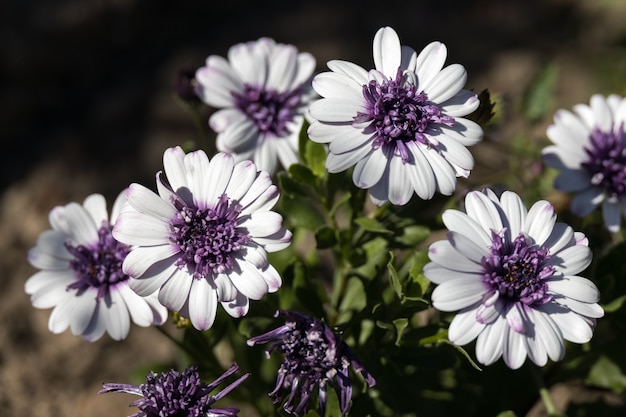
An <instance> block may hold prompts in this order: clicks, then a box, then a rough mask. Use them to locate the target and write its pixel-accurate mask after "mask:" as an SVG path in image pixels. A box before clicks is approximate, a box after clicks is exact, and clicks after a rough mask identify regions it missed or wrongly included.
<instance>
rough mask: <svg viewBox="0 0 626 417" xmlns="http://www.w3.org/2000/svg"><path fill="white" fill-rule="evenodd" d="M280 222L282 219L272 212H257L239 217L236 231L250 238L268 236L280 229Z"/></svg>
mask: <svg viewBox="0 0 626 417" xmlns="http://www.w3.org/2000/svg"><path fill="white" fill-rule="evenodd" d="M282 222H283V217H282V216H281V215H280V214H278V213H276V212H274V211H260V212H259V211H257V212H254V213H252V214H250V215H248V216H245V217H240V218H239V224H238V225H237V229H238V230H239V229H241V230H242V231H243V232H244V233H245V234H247V235H249V236H252V237H256V236H269V235H272V234H274V233H276V232H278V231H279V230H280V229H281V228H282Z"/></svg>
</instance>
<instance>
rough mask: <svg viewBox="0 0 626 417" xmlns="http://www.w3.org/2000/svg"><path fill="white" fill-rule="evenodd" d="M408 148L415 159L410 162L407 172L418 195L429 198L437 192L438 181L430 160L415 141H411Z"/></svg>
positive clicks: (425, 198)
mask: <svg viewBox="0 0 626 417" xmlns="http://www.w3.org/2000/svg"><path fill="white" fill-rule="evenodd" d="M407 148H408V149H409V151H410V152H411V155H412V156H413V161H411V162H409V163H408V167H407V174H408V176H409V180H410V181H411V185H412V186H413V189H414V190H415V192H416V193H417V195H418V196H419V197H420V198H422V199H424V200H428V199H430V198H432V196H433V195H434V194H435V190H436V188H437V181H436V180H435V173H434V172H433V169H432V167H431V166H430V162H428V159H427V158H426V156H425V155H424V153H423V152H422V149H421V148H420V146H418V145H417V144H416V143H415V142H409V143H408V144H407Z"/></svg>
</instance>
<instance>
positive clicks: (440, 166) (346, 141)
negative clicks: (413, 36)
mask: <svg viewBox="0 0 626 417" xmlns="http://www.w3.org/2000/svg"><path fill="white" fill-rule="evenodd" d="M446 55H447V50H446V47H445V45H444V44H442V43H440V42H433V43H431V44H429V45H428V46H426V48H424V50H423V51H422V52H420V53H419V55H418V54H417V53H416V52H415V51H414V50H413V49H411V48H409V47H408V46H404V45H401V44H400V39H399V38H398V35H397V34H396V32H395V31H394V30H393V29H392V28H389V27H385V28H382V29H380V30H379V31H378V32H377V33H376V36H375V37H374V64H375V67H376V68H375V69H372V70H370V71H369V72H368V71H366V70H365V69H363V68H361V67H360V66H358V65H355V64H353V63H351V62H346V61H330V62H328V68H330V69H331V71H332V72H324V73H322V74H318V75H317V76H315V78H314V79H313V88H314V89H315V91H317V93H319V94H320V95H321V96H322V97H323V98H322V99H320V100H318V101H316V102H314V103H313V104H312V105H311V107H310V114H311V117H313V118H314V119H316V121H314V122H313V123H312V124H311V126H310V127H309V130H308V133H309V136H310V138H311V139H312V140H313V141H315V142H319V143H328V144H329V155H328V158H327V160H326V167H327V169H328V171H329V172H341V171H344V170H346V169H348V168H350V167H352V166H354V172H353V175H352V179H353V181H354V184H355V185H356V186H357V187H359V188H363V189H369V193H370V196H371V199H372V201H373V202H374V203H376V204H378V205H381V204H383V203H385V202H386V201H390V202H391V203H393V204H399V205H402V204H406V203H407V202H408V201H409V200H410V199H411V197H412V195H413V193H414V192H415V193H417V195H418V196H419V197H420V198H422V199H430V198H431V197H432V196H433V195H434V193H435V191H439V192H440V193H442V194H445V195H450V194H452V192H453V191H454V189H455V187H456V177H467V176H468V175H469V173H470V170H471V169H472V168H473V167H474V158H473V157H472V155H471V154H470V152H469V151H468V150H467V148H466V146H470V145H474V144H476V143H477V142H479V141H480V140H481V139H482V136H483V131H482V129H481V127H480V126H479V125H478V124H476V123H475V122H473V121H471V120H468V119H465V118H463V117H462V116H466V115H468V114H470V113H471V112H473V111H474V110H476V109H477V108H478V106H479V104H480V103H479V100H478V97H477V96H476V94H474V93H472V92H471V91H468V90H464V89H463V86H464V85H465V81H466V78H467V75H466V72H465V68H463V66H461V65H459V64H452V65H449V66H447V67H445V68H443V65H444V61H445V59H446Z"/></svg>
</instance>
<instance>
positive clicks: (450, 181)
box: [425, 149, 456, 195]
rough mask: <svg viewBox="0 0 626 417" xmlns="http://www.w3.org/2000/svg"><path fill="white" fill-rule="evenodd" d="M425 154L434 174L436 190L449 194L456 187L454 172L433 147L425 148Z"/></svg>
mask: <svg viewBox="0 0 626 417" xmlns="http://www.w3.org/2000/svg"><path fill="white" fill-rule="evenodd" d="M425 156H426V158H427V159H428V162H429V163H430V166H431V168H432V170H433V173H434V174H435V180H436V181H437V190H439V192H440V193H441V194H443V195H451V194H452V193H453V192H454V190H455V188H456V174H455V172H454V170H453V169H452V167H451V166H450V164H449V163H448V161H446V160H445V159H444V158H443V157H442V156H441V155H440V154H439V153H438V152H437V151H436V150H435V149H427V150H426V151H425Z"/></svg>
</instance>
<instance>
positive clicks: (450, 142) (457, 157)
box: [437, 135, 474, 171]
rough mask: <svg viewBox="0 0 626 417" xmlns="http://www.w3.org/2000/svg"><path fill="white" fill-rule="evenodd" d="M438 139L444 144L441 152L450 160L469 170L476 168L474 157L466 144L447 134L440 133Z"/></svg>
mask: <svg viewBox="0 0 626 417" xmlns="http://www.w3.org/2000/svg"><path fill="white" fill-rule="evenodd" d="M437 140H438V141H439V143H440V145H443V147H440V149H441V153H442V155H443V157H444V158H445V159H446V160H447V161H448V162H450V163H451V164H453V165H457V166H459V167H461V168H463V169H465V170H468V171H469V170H471V169H473V168H474V157H473V156H472V154H471V153H470V151H468V150H467V148H466V147H465V146H463V145H461V144H460V143H459V142H458V141H457V140H455V139H453V138H450V137H448V136H446V135H438V136H437Z"/></svg>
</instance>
